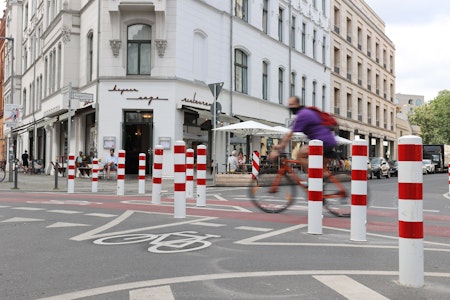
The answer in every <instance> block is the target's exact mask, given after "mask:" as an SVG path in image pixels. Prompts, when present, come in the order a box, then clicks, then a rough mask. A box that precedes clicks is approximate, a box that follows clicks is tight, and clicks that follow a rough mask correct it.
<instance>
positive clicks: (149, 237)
mask: <svg viewBox="0 0 450 300" xmlns="http://www.w3.org/2000/svg"><path fill="white" fill-rule="evenodd" d="M196 233H197V232H196V231H180V232H171V233H161V234H152V233H129V234H120V235H114V236H107V237H103V238H99V239H96V240H95V241H94V244H96V245H103V246H109V245H127V244H136V243H142V242H149V244H150V245H152V246H151V247H149V248H148V249H147V250H148V251H149V252H153V253H178V252H187V251H194V250H200V249H203V248H206V247H209V246H211V242H210V241H206V239H207V238H213V237H220V236H218V235H213V234H205V235H196Z"/></svg>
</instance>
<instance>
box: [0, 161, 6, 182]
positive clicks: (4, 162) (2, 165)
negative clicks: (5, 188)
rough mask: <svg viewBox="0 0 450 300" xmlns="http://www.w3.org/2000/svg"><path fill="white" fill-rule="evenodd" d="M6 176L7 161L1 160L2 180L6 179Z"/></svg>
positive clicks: (0, 174)
mask: <svg viewBox="0 0 450 300" xmlns="http://www.w3.org/2000/svg"><path fill="white" fill-rule="evenodd" d="M5 177H6V161H4V160H2V161H0V182H2V181H3V180H5Z"/></svg>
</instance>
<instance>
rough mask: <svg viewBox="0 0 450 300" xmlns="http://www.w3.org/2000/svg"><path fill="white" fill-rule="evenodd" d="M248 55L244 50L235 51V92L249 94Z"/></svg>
mask: <svg viewBox="0 0 450 300" xmlns="http://www.w3.org/2000/svg"><path fill="white" fill-rule="evenodd" d="M247 68H248V66H247V55H246V54H245V53H244V52H242V50H239V49H236V50H235V51H234V90H235V91H236V92H240V93H245V94H247Z"/></svg>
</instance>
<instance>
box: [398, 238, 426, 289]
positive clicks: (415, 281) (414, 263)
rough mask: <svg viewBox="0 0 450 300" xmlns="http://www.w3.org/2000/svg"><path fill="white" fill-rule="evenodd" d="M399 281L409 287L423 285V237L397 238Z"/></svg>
mask: <svg viewBox="0 0 450 300" xmlns="http://www.w3.org/2000/svg"><path fill="white" fill-rule="evenodd" d="M398 250H399V274H400V277H399V282H400V284H402V285H405V286H409V287H422V286H423V285H424V260H423V239H405V238H399V248H398Z"/></svg>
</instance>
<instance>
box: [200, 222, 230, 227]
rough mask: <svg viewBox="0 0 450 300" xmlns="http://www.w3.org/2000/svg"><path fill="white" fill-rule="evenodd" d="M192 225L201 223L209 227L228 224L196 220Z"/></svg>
mask: <svg viewBox="0 0 450 300" xmlns="http://www.w3.org/2000/svg"><path fill="white" fill-rule="evenodd" d="M192 225H200V226H208V227H222V226H226V225H225V224H217V223H209V222H195V223H192Z"/></svg>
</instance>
